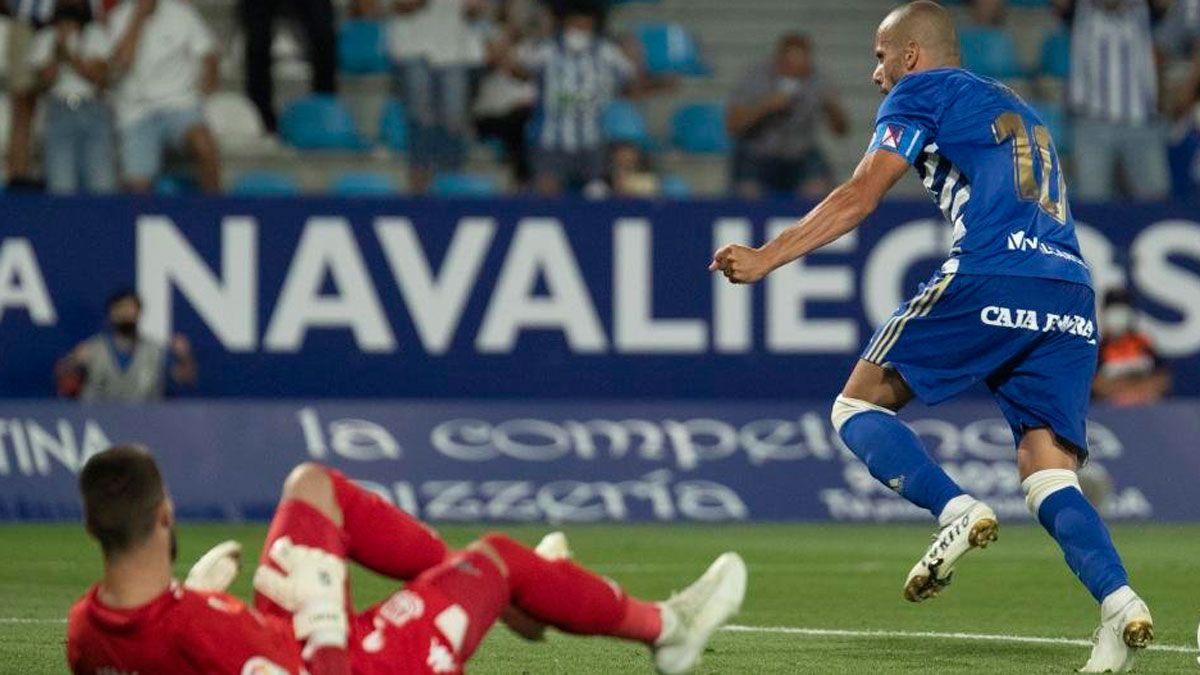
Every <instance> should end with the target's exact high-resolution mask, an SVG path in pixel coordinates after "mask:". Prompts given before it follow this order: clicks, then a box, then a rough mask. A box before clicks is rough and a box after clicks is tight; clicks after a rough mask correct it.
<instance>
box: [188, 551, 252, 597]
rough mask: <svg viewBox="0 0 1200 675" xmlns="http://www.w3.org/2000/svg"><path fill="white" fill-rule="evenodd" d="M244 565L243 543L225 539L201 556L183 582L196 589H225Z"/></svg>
mask: <svg viewBox="0 0 1200 675" xmlns="http://www.w3.org/2000/svg"><path fill="white" fill-rule="evenodd" d="M241 567H242V545H241V544H240V543H238V542H236V541H232V540H230V541H223V542H221V543H219V544H217V545H216V546H214V547H212V548H211V549H209V550H208V553H205V554H204V555H202V556H200V559H199V560H197V561H196V564H195V565H192V569H191V571H189V572H188V575H187V579H186V580H185V581H184V582H183V585H184V587H185V588H190V589H192V590H194V591H225V590H227V589H228V588H229V585H230V584H232V583H233V580H234V579H235V578H237V574H238V571H239V570H240V569H241Z"/></svg>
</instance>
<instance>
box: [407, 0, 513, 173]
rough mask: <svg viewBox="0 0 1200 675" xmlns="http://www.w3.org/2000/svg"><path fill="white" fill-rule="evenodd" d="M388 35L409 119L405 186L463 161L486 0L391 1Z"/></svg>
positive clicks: (454, 168)
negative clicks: (392, 12) (473, 74)
mask: <svg viewBox="0 0 1200 675" xmlns="http://www.w3.org/2000/svg"><path fill="white" fill-rule="evenodd" d="M394 9H395V15H394V17H393V18H392V21H391V26H390V29H389V35H388V44H389V51H390V53H391V57H392V60H393V62H394V63H395V64H396V73H397V79H398V85H399V87H398V88H399V91H400V98H401V99H402V100H403V101H404V105H405V110H406V111H407V113H408V120H409V151H408V163H409V188H410V189H411V190H412V191H413V192H415V193H418V194H420V193H424V192H426V191H428V190H429V187H430V185H431V184H432V182H433V176H434V175H435V174H436V173H438V172H442V171H457V170H458V169H460V168H462V165H463V163H464V162H465V161H466V152H467V141H468V140H469V136H470V129H471V108H470V106H471V103H470V91H471V74H472V71H473V70H474V69H477V68H479V67H481V66H482V65H483V63H484V28H483V27H482V25H481V24H482V22H483V20H484V19H485V18H486V16H487V11H488V9H490V4H489V2H488V0H396V3H395V5H394Z"/></svg>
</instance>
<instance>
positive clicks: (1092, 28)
mask: <svg viewBox="0 0 1200 675" xmlns="http://www.w3.org/2000/svg"><path fill="white" fill-rule="evenodd" d="M1151 28H1152V17H1151V12H1150V5H1149V4H1148V3H1147V2H1145V0H1134V1H1133V2H1120V3H1119V4H1118V5H1117V7H1116V8H1115V9H1109V8H1107V7H1105V5H1104V4H1102V2H1101V1H1100V0H1080V2H1078V3H1076V7H1075V15H1074V22H1073V26H1072V31H1071V81H1070V100H1071V108H1072V110H1073V111H1074V112H1075V113H1076V114H1080V115H1083V116H1086V117H1088V118H1091V119H1100V120H1107V121H1109V122H1128V123H1132V124H1145V123H1147V122H1148V121H1150V120H1151V119H1153V118H1154V117H1155V115H1156V110H1157V107H1158V76H1157V73H1156V71H1155V64H1154V38H1153V34H1152V31H1151Z"/></svg>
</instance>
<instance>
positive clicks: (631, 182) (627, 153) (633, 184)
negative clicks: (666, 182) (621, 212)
mask: <svg viewBox="0 0 1200 675" xmlns="http://www.w3.org/2000/svg"><path fill="white" fill-rule="evenodd" d="M608 186H609V189H610V190H612V195H613V196H615V197H656V196H658V195H659V194H660V193H661V192H662V181H661V180H660V179H659V177H658V174H657V173H655V171H654V169H653V167H652V166H651V164H650V158H649V157H648V156H647V154H646V152H645V151H644V150H643V149H642V148H641V147H640V146H638V145H637V144H636V143H614V144H612V145H611V146H609V149H608Z"/></svg>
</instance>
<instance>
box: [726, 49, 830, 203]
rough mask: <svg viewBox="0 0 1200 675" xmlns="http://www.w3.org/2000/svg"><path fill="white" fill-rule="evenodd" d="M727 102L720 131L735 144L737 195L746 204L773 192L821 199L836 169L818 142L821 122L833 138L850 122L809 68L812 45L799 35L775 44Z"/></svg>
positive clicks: (735, 184)
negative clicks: (724, 130)
mask: <svg viewBox="0 0 1200 675" xmlns="http://www.w3.org/2000/svg"><path fill="white" fill-rule="evenodd" d="M740 82H741V84H740V85H739V86H738V87H737V89H736V90H734V92H733V94H732V96H730V99H729V108H728V112H727V114H726V117H725V127H726V129H727V130H728V131H729V135H730V136H731V137H732V138H733V139H734V142H735V147H734V153H733V165H732V167H731V168H732V174H733V176H732V178H733V189H734V192H735V193H736V194H737V195H738V196H740V197H743V198H745V199H757V198H760V197H766V196H770V195H800V196H804V197H808V198H817V197H823V196H825V194H826V193H828V192H829V190H831V189H832V188H833V169H832V168H831V167H830V166H829V162H828V160H826V158H825V156H824V154H823V153H822V152H821V148H820V146H819V145H818V142H817V135H818V132H819V131H820V129H821V125H822V123H823V122H828V124H829V127H830V129H831V130H832V131H833V133H834V134H835V135H837V136H845V135H846V133H847V132H848V131H849V129H850V123H849V117H848V116H847V115H846V112H845V110H843V109H842V105H841V103H840V101H839V100H838V98H837V95H836V93H835V92H834V91H833V89H832V88H831V87H830V86H829V85H828V83H826V82H825V80H823V79H822V78H821V77H820V76H819V75H818V74H817V73H816V69H815V68H814V66H813V57H812V41H811V40H810V39H809V38H808V36H806V35H802V34H800V33H788V34H787V35H784V36H783V37H782V38H780V40H779V44H778V46H777V47H776V49H775V55H774V57H773V58H772V59H770V60H769V61H766V62H764V63H759V64H756V65H754V66H753V67H751V68H750V70H748V71H747V72H746V74H745V75H744V76H743V77H742V78H741V80H740Z"/></svg>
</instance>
